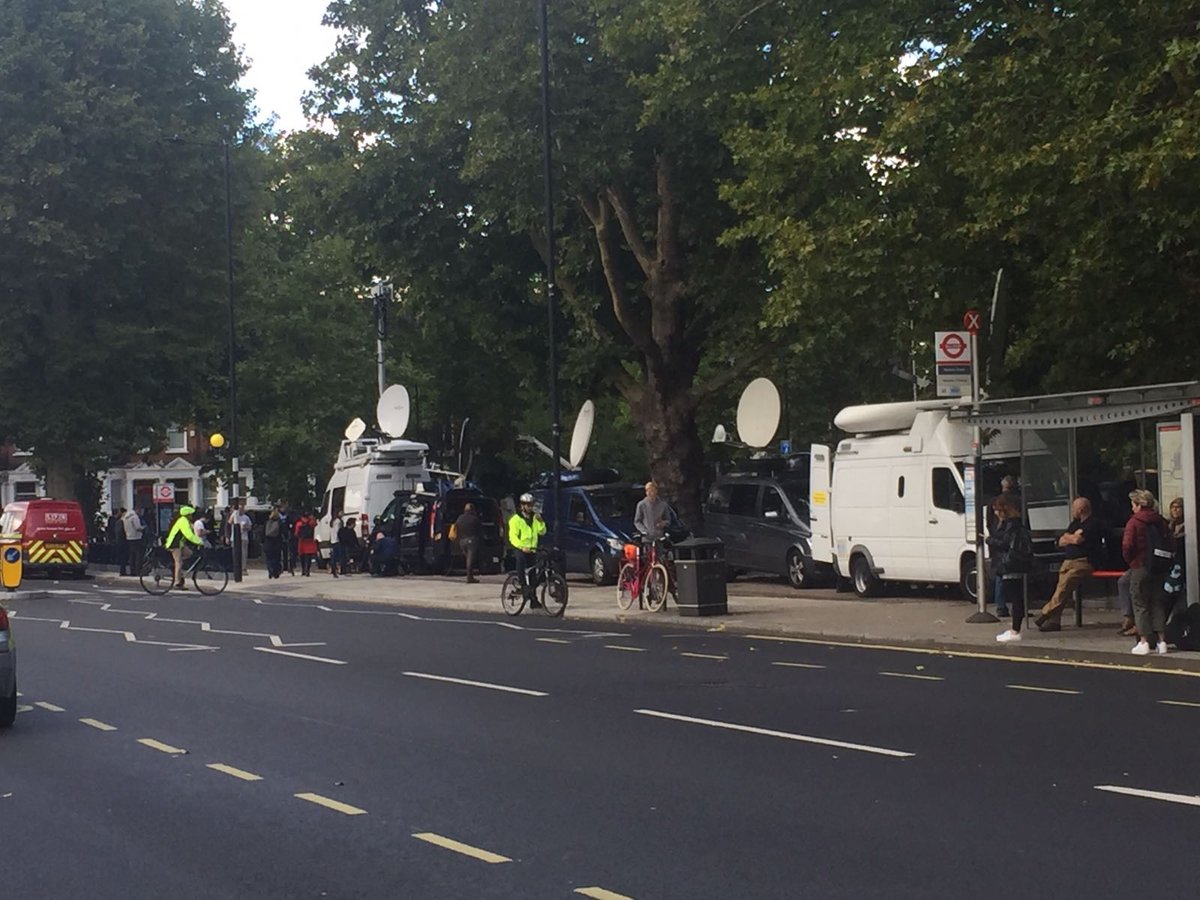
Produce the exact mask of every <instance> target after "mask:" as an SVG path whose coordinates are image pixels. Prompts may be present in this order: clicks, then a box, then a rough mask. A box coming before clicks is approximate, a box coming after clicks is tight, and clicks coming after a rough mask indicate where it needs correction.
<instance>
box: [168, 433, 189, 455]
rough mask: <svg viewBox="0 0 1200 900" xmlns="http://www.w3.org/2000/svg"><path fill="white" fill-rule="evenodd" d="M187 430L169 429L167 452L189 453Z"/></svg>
mask: <svg viewBox="0 0 1200 900" xmlns="http://www.w3.org/2000/svg"><path fill="white" fill-rule="evenodd" d="M187 450H188V446H187V432H186V431H184V430H183V429H182V428H168V429H167V452H168V453H187Z"/></svg>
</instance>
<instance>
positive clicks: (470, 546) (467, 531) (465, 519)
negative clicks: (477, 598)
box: [454, 503, 483, 584]
mask: <svg viewBox="0 0 1200 900" xmlns="http://www.w3.org/2000/svg"><path fill="white" fill-rule="evenodd" d="M482 527H483V526H482V523H481V522H480V521H479V514H478V513H477V512H475V504H474V503H468V504H467V505H466V506H465V507H464V508H463V511H462V515H461V516H459V517H458V518H457V519H456V520H455V522H454V530H455V533H456V534H457V537H458V546H459V549H461V550H462V552H463V556H464V557H466V560H467V584H475V583H476V582H478V581H479V579H478V578H476V577H475V563H476V560H477V559H478V556H479V537H480V531H481V529H482Z"/></svg>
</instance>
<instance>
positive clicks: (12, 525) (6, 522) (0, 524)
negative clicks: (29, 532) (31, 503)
mask: <svg viewBox="0 0 1200 900" xmlns="http://www.w3.org/2000/svg"><path fill="white" fill-rule="evenodd" d="M24 521H25V520H24V519H23V518H22V517H21V514H20V513H15V512H6V513H5V514H4V515H2V516H0V533H2V534H15V533H16V532H18V531H20V530H21V525H22V524H23V523H24Z"/></svg>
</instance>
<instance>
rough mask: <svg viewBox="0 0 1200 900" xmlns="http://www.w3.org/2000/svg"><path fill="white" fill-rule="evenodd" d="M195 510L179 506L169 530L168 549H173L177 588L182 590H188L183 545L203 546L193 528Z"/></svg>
mask: <svg viewBox="0 0 1200 900" xmlns="http://www.w3.org/2000/svg"><path fill="white" fill-rule="evenodd" d="M195 512H196V510H195V508H194V507H191V506H181V507H179V513H178V514H177V515H176V516H175V521H174V522H172V523H171V530H170V531H169V532H167V549H168V550H170V551H171V560H172V561H173V562H174V564H175V588H176V589H177V590H181V591H186V590H187V585H186V584H184V583H183V545H184V544H185V543H186V544H191V545H192V546H193V547H195V548H196V549H199V548H200V547H201V542H200V538H198V537H196V532H195V530H193V528H192V515H193V514H194V513H195Z"/></svg>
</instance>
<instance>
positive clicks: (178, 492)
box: [171, 478, 192, 506]
mask: <svg viewBox="0 0 1200 900" xmlns="http://www.w3.org/2000/svg"><path fill="white" fill-rule="evenodd" d="M171 484H173V485H175V505H176V506H190V505H191V503H192V492H191V486H192V483H191V481H188V480H187V479H182V478H180V479H176V478H172V479H171Z"/></svg>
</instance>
